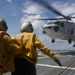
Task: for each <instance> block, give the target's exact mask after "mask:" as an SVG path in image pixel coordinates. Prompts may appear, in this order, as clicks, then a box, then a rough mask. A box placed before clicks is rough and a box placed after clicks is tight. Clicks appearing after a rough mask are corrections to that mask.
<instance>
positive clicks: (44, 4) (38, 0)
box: [32, 0, 66, 17]
mask: <svg viewBox="0 0 75 75" xmlns="http://www.w3.org/2000/svg"><path fill="white" fill-rule="evenodd" d="M32 1H34V2H36V3H38V4H39V5H42V6H43V7H45V8H47V9H48V10H52V11H53V12H54V13H56V14H58V15H60V16H63V17H66V16H65V15H63V14H62V13H60V12H59V11H57V10H56V9H54V8H53V7H52V6H51V5H49V4H48V3H47V2H44V1H43V0H32Z"/></svg>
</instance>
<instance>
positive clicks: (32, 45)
mask: <svg viewBox="0 0 75 75" xmlns="http://www.w3.org/2000/svg"><path fill="white" fill-rule="evenodd" d="M12 39H13V40H14V41H15V42H16V43H17V44H18V45H20V44H23V45H24V46H25V53H24V54H25V55H24V56H22V57H24V58H25V59H27V60H28V61H29V62H30V63H32V64H34V65H35V64H36V62H37V52H36V48H38V49H39V50H40V51H42V52H43V53H44V54H46V55H48V56H50V57H51V58H52V59H54V58H55V56H54V53H53V52H52V51H50V49H48V48H47V47H46V46H44V45H43V44H42V42H41V41H40V40H39V38H38V37H37V36H36V35H35V34H34V33H29V32H23V33H21V34H17V35H15V36H13V37H12Z"/></svg>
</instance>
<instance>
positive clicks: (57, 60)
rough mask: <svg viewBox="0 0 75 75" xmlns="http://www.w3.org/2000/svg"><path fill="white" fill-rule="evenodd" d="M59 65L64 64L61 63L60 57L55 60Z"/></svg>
mask: <svg viewBox="0 0 75 75" xmlns="http://www.w3.org/2000/svg"><path fill="white" fill-rule="evenodd" d="M54 61H55V62H56V63H57V64H58V65H59V66H62V64H61V63H60V61H59V59H56V60H54Z"/></svg>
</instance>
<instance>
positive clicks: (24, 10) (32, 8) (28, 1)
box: [0, 0, 75, 50]
mask: <svg viewBox="0 0 75 75" xmlns="http://www.w3.org/2000/svg"><path fill="white" fill-rule="evenodd" d="M35 1H37V0H0V17H1V18H4V19H5V21H6V23H7V25H8V28H9V29H8V31H7V32H8V33H9V35H10V36H11V37H12V36H13V35H16V34H18V33H20V27H21V25H22V24H23V23H24V22H25V21H30V22H31V23H32V25H33V27H34V33H35V34H36V35H37V36H38V37H39V39H40V40H41V41H42V43H43V44H44V45H46V46H47V47H48V48H50V49H52V50H75V48H73V47H72V45H73V44H74V42H72V44H68V41H65V40H60V39H59V40H56V42H55V43H54V44H53V43H51V38H50V37H49V36H48V35H46V34H42V26H44V24H45V23H47V22H48V21H37V20H34V21H33V20H29V18H41V17H46V18H55V17H58V16H59V15H57V14H55V13H54V12H53V11H51V10H49V9H47V8H45V7H44V6H41V4H38V3H37V2H35ZM38 1H39V0H38ZM40 1H41V0H40ZM44 2H46V3H49V4H50V5H52V6H53V7H54V8H55V9H56V10H58V11H60V12H61V13H63V14H64V15H66V16H75V0H44Z"/></svg>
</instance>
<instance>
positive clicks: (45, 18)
mask: <svg viewBox="0 0 75 75" xmlns="http://www.w3.org/2000/svg"><path fill="white" fill-rule="evenodd" d="M59 19H64V18H33V19H32V20H59Z"/></svg>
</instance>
